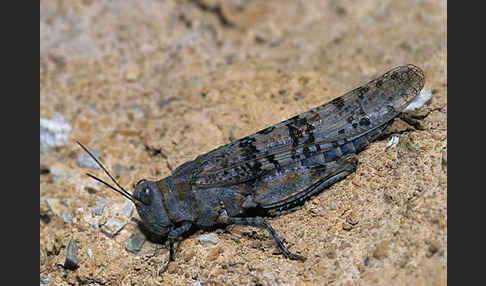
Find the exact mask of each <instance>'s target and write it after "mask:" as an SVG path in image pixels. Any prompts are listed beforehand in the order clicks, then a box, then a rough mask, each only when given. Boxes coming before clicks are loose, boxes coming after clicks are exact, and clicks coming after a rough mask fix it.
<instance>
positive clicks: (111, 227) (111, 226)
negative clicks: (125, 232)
mask: <svg viewBox="0 0 486 286" xmlns="http://www.w3.org/2000/svg"><path fill="white" fill-rule="evenodd" d="M125 225H127V222H125V221H119V220H117V219H114V218H110V219H108V220H107V221H106V223H105V224H104V225H103V226H102V227H101V231H102V232H103V233H104V234H106V235H108V236H109V237H115V235H117V234H118V232H120V230H122V228H123V227H125Z"/></svg>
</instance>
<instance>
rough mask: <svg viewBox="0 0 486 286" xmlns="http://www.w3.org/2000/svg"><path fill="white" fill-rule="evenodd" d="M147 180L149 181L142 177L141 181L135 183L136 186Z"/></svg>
mask: <svg viewBox="0 0 486 286" xmlns="http://www.w3.org/2000/svg"><path fill="white" fill-rule="evenodd" d="M145 181H147V180H145V179H141V180H140V181H138V182H137V183H136V184H135V186H137V185H139V184H141V183H143V182H145Z"/></svg>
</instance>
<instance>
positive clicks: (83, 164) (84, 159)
mask: <svg viewBox="0 0 486 286" xmlns="http://www.w3.org/2000/svg"><path fill="white" fill-rule="evenodd" d="M91 153H92V154H93V155H94V156H95V158H96V159H98V160H99V159H100V151H98V150H94V151H92V152H91ZM78 166H79V167H80V168H90V169H94V170H98V169H99V168H100V167H99V166H98V164H96V162H95V160H93V158H91V156H89V154H87V153H83V154H81V155H79V157H78Z"/></svg>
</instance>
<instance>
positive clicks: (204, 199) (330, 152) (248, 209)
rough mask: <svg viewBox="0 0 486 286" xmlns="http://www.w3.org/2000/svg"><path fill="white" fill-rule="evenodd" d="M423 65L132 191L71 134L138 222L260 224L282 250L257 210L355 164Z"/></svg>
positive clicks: (276, 206)
mask: <svg viewBox="0 0 486 286" xmlns="http://www.w3.org/2000/svg"><path fill="white" fill-rule="evenodd" d="M424 82H425V76H424V73H423V71H422V70H421V69H420V68H418V67H416V66H414V65H406V66H400V67H397V68H394V69H392V70H390V71H388V72H386V73H385V74H383V75H382V76H380V77H378V78H376V79H374V80H372V81H370V82H368V83H367V84H365V85H363V86H361V87H358V88H356V89H354V90H352V91H350V92H348V93H346V94H344V95H343V96H341V97H338V98H335V99H334V100H332V101H330V102H329V103H326V104H323V105H320V106H317V107H315V108H313V109H311V110H309V111H307V112H304V113H301V114H299V115H297V116H294V117H292V118H290V119H288V120H285V121H282V122H280V123H278V124H275V125H272V126H270V127H268V128H265V129H263V130H260V131H258V132H256V133H254V134H252V135H249V136H247V137H244V138H241V139H239V140H236V141H234V142H232V143H229V144H227V145H224V146H221V147H219V148H217V149H215V150H213V151H210V152H208V153H206V154H203V155H200V156H198V157H197V158H196V159H195V160H193V161H189V162H186V163H184V164H182V165H181V166H179V167H177V168H176V169H175V170H174V171H173V172H172V174H171V175H170V176H168V177H166V178H163V179H161V180H159V181H149V180H145V179H142V180H140V181H138V182H137V183H136V184H135V187H134V191H133V193H132V194H130V193H129V192H127V191H126V190H125V189H124V188H123V187H122V186H120V185H119V184H118V182H117V181H116V180H115V179H114V178H113V177H112V176H111V175H110V173H109V172H108V171H107V170H106V168H105V167H104V166H103V165H102V164H101V163H100V162H99V161H98V160H97V159H96V158H95V157H94V156H93V155H92V154H91V153H90V152H89V150H88V149H87V148H86V147H84V146H83V145H82V144H81V143H79V142H77V143H78V144H79V145H80V146H81V147H82V148H83V149H84V150H85V151H86V152H87V153H88V154H89V155H90V156H91V157H92V158H93V159H94V160H95V161H96V162H97V163H98V165H99V166H100V167H101V168H102V169H103V171H104V172H105V173H106V174H107V175H108V177H110V179H111V180H112V181H113V182H114V183H115V184H116V186H117V187H118V188H119V189H117V188H116V187H114V186H112V185H110V184H108V183H106V182H104V181H103V180H101V179H99V178H97V177H95V176H93V175H91V174H87V175H88V176H90V177H91V178H93V179H95V180H97V181H99V182H101V183H103V184H105V185H107V186H108V187H110V188H111V189H113V190H115V191H116V192H118V193H119V194H121V195H122V196H124V197H125V198H127V199H128V200H130V201H131V202H132V203H133V204H134V205H135V207H136V209H137V212H138V215H139V216H140V218H141V220H142V222H143V224H144V225H145V226H146V227H147V228H148V229H149V230H150V231H152V232H153V233H156V234H158V235H161V236H163V237H167V239H168V241H169V247H170V252H169V259H168V261H167V263H166V264H165V266H164V267H163V268H162V269H161V271H160V273H162V272H163V271H165V270H166V269H167V268H168V266H169V264H170V263H171V262H172V261H174V260H175V253H174V242H175V241H176V239H177V238H178V237H180V236H181V235H183V234H185V233H187V232H188V231H189V230H190V229H192V228H196V229H200V228H202V229H204V228H209V227H214V226H219V225H222V226H224V225H230V224H239V225H246V226H254V227H259V228H263V229H266V230H267V231H268V232H269V234H270V235H271V236H272V238H273V240H274V241H275V242H276V244H277V246H278V247H279V248H280V250H281V251H282V252H283V254H284V255H285V256H287V257H288V258H289V259H293V260H305V257H304V256H302V255H299V254H296V253H292V252H290V251H289V250H288V249H287V248H286V247H285V245H284V244H283V243H282V241H281V240H280V238H279V236H278V235H277V233H276V232H275V230H274V229H273V228H272V226H271V225H270V224H269V223H268V222H267V221H266V220H265V219H264V218H263V217H265V216H268V215H278V214H281V213H283V212H286V211H289V210H291V209H293V208H294V207H296V206H298V205H301V204H302V203H303V202H304V201H305V200H307V199H309V198H310V197H312V196H313V195H316V194H318V193H319V192H321V191H323V190H324V189H326V188H328V187H329V186H331V185H332V184H334V183H336V182H337V181H339V180H342V179H344V178H345V177H346V176H348V175H349V174H351V173H352V172H354V171H355V170H356V166H357V164H358V159H357V154H358V153H359V152H360V151H362V150H363V149H364V148H366V147H367V146H368V145H369V144H370V142H372V141H374V140H376V139H377V138H378V137H380V136H381V135H383V133H384V132H385V131H386V130H387V128H388V127H389V126H390V125H391V123H392V122H393V119H394V118H395V117H397V116H398V115H400V114H401V113H402V112H403V111H404V110H405V108H406V107H407V106H408V105H409V104H410V103H411V102H412V101H413V100H414V99H415V98H416V97H417V95H418V94H419V93H420V91H421V90H422V88H423V86H424Z"/></svg>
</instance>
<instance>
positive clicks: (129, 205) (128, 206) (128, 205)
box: [121, 202, 133, 217]
mask: <svg viewBox="0 0 486 286" xmlns="http://www.w3.org/2000/svg"><path fill="white" fill-rule="evenodd" d="M132 212H133V205H132V203H131V202H127V203H126V204H125V207H124V208H123V210H122V212H121V213H122V214H123V215H124V216H126V217H130V216H131V215H132Z"/></svg>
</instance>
